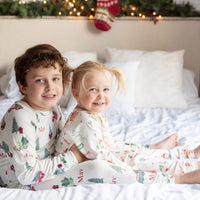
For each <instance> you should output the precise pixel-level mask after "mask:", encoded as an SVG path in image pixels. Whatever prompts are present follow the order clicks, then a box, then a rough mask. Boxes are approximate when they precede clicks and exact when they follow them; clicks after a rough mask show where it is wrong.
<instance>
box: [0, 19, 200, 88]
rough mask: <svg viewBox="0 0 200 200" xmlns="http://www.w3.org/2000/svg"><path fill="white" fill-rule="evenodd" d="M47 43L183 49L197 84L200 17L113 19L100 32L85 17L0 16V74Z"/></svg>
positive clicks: (87, 47) (66, 47)
mask: <svg viewBox="0 0 200 200" xmlns="http://www.w3.org/2000/svg"><path fill="white" fill-rule="evenodd" d="M39 43H49V44H52V45H54V46H55V47H56V48H58V49H59V50H60V51H61V52H63V51H68V50H77V51H97V52H98V54H99V57H100V58H101V55H102V51H103V50H104V48H105V47H115V48H124V49H140V50H165V51H173V50H179V49H185V56H184V67H185V68H188V69H191V70H192V71H193V72H194V73H195V83H196V85H197V86H198V87H199V74H200V18H166V17H165V18H164V19H163V20H161V21H159V22H158V23H157V24H154V23H153V21H151V20H148V19H145V20H142V19H140V18H137V17H134V18H132V17H121V18H118V19H116V21H115V22H114V23H113V26H112V28H111V29H110V30H109V31H108V32H103V31H100V30H98V29H96V27H95V26H94V24H93V20H88V19H87V18H85V17H44V18H37V19H19V18H16V17H0V74H2V72H3V71H4V70H5V68H6V67H8V66H9V65H12V64H13V61H14V59H15V58H16V57H17V56H19V55H21V54H22V53H23V52H24V50H25V49H27V48H29V47H31V46H33V45H36V44H39Z"/></svg>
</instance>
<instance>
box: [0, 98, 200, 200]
mask: <svg viewBox="0 0 200 200" xmlns="http://www.w3.org/2000/svg"><path fill="white" fill-rule="evenodd" d="M16 100H17V99H2V100H0V119H1V118H2V117H3V114H4V113H5V112H6V110H7V109H8V108H9V106H10V105H11V104H12V103H13V102H14V101H16ZM63 113H64V116H65V117H67V116H68V115H69V113H68V111H67V110H65V109H63ZM106 114H107V116H108V120H109V124H110V129H111V132H112V134H113V136H114V137H116V138H117V139H119V140H124V141H127V142H135V143H141V144H147V143H150V144H153V143H156V142H158V141H160V140H162V139H164V138H166V137H167V136H169V135H171V134H173V133H175V132H177V133H178V134H179V137H178V145H179V146H178V147H177V148H179V147H181V146H185V147H187V148H195V147H196V146H197V145H199V144H200V98H197V99H194V100H193V101H192V102H189V103H188V108H187V109H186V110H181V109H180V110H173V109H135V114H132V115H125V114H123V115H120V114H116V115H110V114H109V113H106ZM199 197H200V185H199V184H196V185H195V184H190V185H189V184H185V185H167V184H152V185H147V184H138V183H134V184H129V185H113V184H90V185H79V186H76V187H69V188H60V189H56V190H44V191H37V192H34V191H26V190H21V189H6V188H0V200H4V199H6V200H13V199H15V200H19V199H31V200H35V199H37V200H38V199H48V200H51V199H52V200H54V199H57V200H64V199H76V200H85V199H91V200H93V199H98V200H99V199H103V200H107V199H109V200H112V199H113V200H116V199H123V200H124V199H137V200H140V199H141V200H142V199H148V200H151V199H152V200H153V199H159V200H160V199H168V200H172V199H173V200H174V199H181V200H184V199H192V200H193V199H194V200H198V199H199Z"/></svg>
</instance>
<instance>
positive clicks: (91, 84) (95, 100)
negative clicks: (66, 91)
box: [72, 71, 112, 114]
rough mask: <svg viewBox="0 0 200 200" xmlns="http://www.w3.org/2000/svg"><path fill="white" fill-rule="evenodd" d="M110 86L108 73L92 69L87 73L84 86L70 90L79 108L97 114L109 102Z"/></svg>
mask: <svg viewBox="0 0 200 200" xmlns="http://www.w3.org/2000/svg"><path fill="white" fill-rule="evenodd" d="M80 82H81V81H80ZM111 87H112V76H111V75H110V74H107V73H104V72H99V71H94V72H89V73H88V74H87V77H86V78H85V80H84V86H83V85H80V86H79V88H78V89H73V90H72V92H73V95H74V97H75V98H76V100H77V102H78V106H79V107H80V108H83V109H86V110H88V111H90V112H92V113H94V114H97V113H100V112H102V111H103V110H104V109H105V108H107V106H108V105H109V104H110V98H111V97H110V95H111Z"/></svg>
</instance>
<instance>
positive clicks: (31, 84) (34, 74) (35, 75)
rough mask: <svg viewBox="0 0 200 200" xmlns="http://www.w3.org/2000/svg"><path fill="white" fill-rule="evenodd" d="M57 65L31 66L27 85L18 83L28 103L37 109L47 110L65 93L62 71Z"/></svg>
mask: <svg viewBox="0 0 200 200" xmlns="http://www.w3.org/2000/svg"><path fill="white" fill-rule="evenodd" d="M55 67H56V68H54V67H48V68H44V67H42V66H41V67H39V68H31V69H30V71H29V72H28V73H27V76H26V83H27V86H26V87H24V86H22V85H21V84H20V83H18V85H19V88H20V90H21V91H22V92H23V94H24V96H25V100H26V101H27V103H28V104H29V105H30V106H31V107H32V108H33V109H36V110H41V111H47V110H50V109H51V108H52V107H54V106H55V105H56V104H57V103H58V101H59V100H60V98H61V96H62V94H63V83H62V71H61V70H60V66H59V65H58V64H57V63H56V64H55Z"/></svg>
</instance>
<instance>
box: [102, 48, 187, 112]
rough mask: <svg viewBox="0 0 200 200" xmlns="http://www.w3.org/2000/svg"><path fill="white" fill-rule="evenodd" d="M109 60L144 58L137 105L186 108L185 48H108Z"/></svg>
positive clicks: (139, 77)
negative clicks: (183, 77) (184, 92)
mask: <svg viewBox="0 0 200 200" xmlns="http://www.w3.org/2000/svg"><path fill="white" fill-rule="evenodd" d="M105 52H106V60H107V61H112V62H116V61H127V60H128V61H130V60H133V61H134V60H140V64H139V67H138V71H137V77H136V86H135V106H136V107H153V108H157V107H159V108H186V107H187V103H186V100H185V98H184V95H183V91H182V74H183V72H182V70H183V55H184V50H180V51H174V52H167V51H152V52H148V51H140V50H123V49H114V48H107V49H106V50H105Z"/></svg>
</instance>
